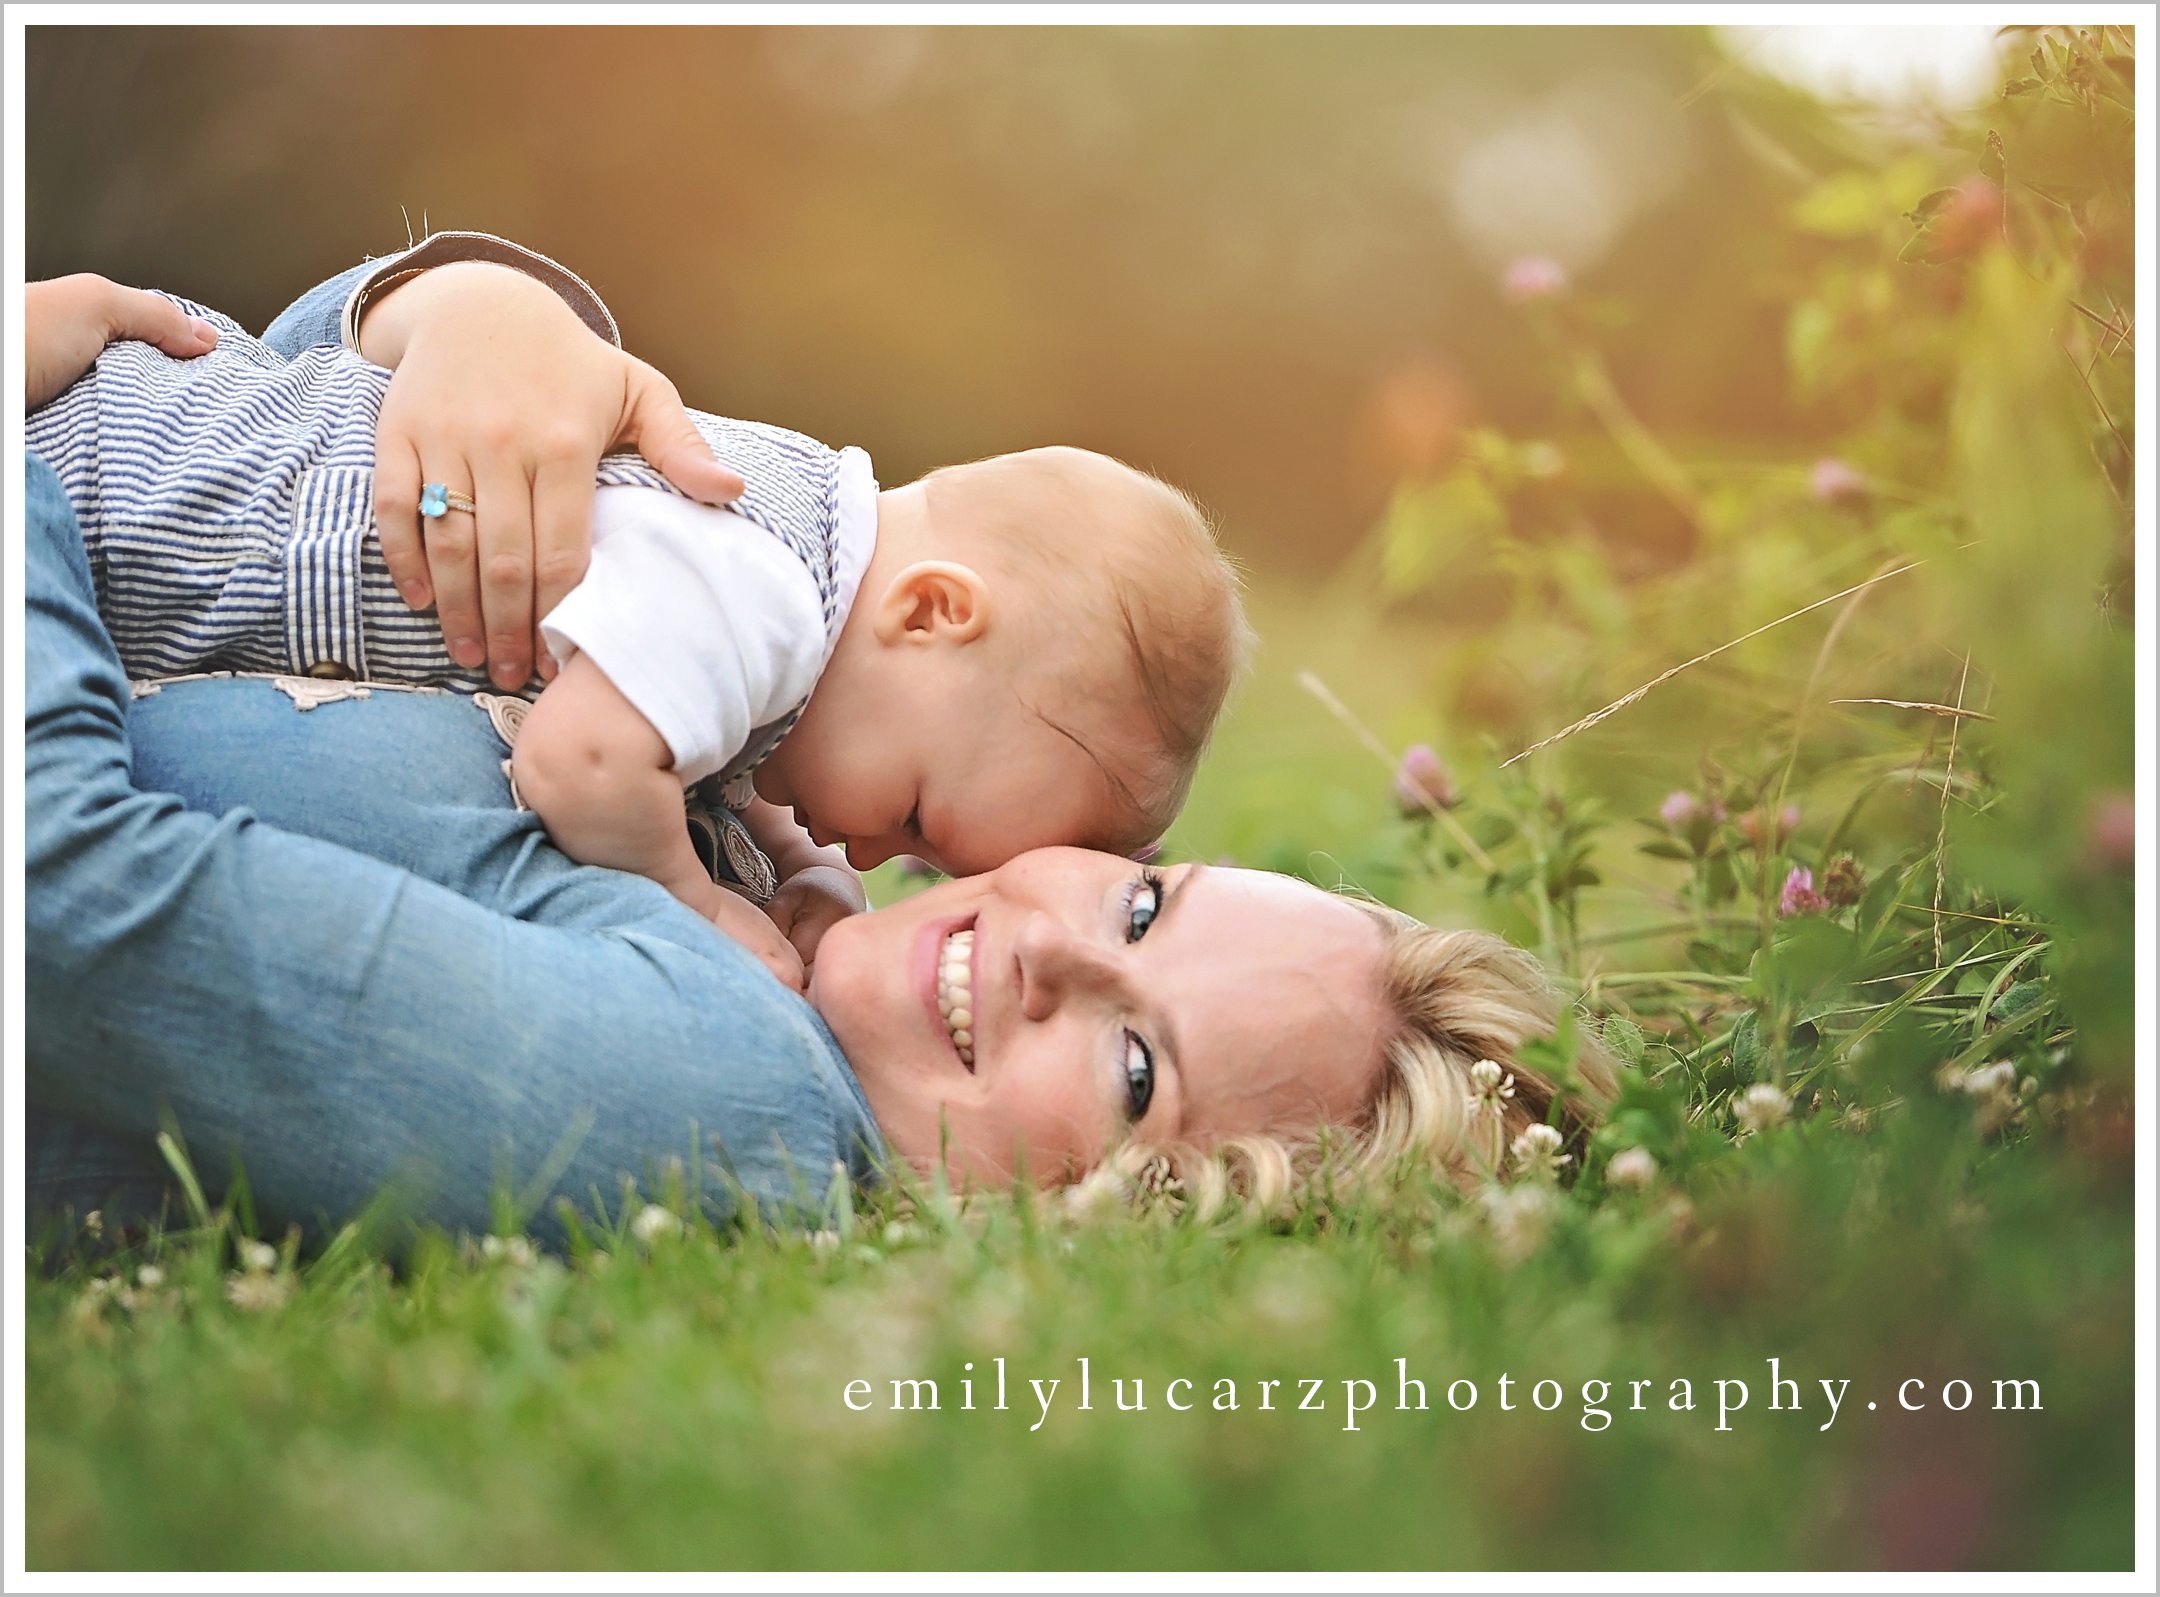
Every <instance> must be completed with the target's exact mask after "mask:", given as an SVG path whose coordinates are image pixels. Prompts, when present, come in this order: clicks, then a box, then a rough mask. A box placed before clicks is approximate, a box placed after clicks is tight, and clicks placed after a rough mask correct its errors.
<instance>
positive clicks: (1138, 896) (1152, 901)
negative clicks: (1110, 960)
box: [1125, 871, 1163, 943]
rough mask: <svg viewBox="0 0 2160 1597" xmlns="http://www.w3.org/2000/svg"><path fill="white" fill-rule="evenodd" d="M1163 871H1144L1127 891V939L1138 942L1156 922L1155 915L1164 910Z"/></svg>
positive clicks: (1130, 941) (1129, 941)
mask: <svg viewBox="0 0 2160 1597" xmlns="http://www.w3.org/2000/svg"><path fill="white" fill-rule="evenodd" d="M1162 886H1163V879H1162V873H1161V872H1159V871H1142V872H1141V873H1140V875H1139V879H1138V880H1136V881H1135V882H1134V883H1133V884H1132V886H1131V887H1130V888H1128V889H1127V890H1126V893H1125V941H1127V942H1128V943H1137V942H1138V941H1140V939H1141V938H1143V937H1145V936H1147V930H1148V928H1149V927H1150V926H1152V925H1154V924H1155V917H1156V916H1157V915H1158V914H1160V913H1161V912H1162Z"/></svg>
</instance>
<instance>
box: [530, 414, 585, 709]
mask: <svg viewBox="0 0 2160 1597" xmlns="http://www.w3.org/2000/svg"><path fill="white" fill-rule="evenodd" d="M593 494H594V488H593V473H592V467H591V465H590V464H589V463H588V462H587V461H586V460H585V459H584V458H583V457H582V455H581V454H580V453H579V452H578V451H577V450H576V449H575V448H569V449H566V450H564V451H562V452H559V453H556V454H553V455H551V456H549V457H548V458H547V459H544V460H542V461H541V462H540V465H539V468H538V470H537V471H536V472H535V473H534V475H533V659H534V660H535V661H536V662H537V663H538V665H539V668H540V675H541V676H542V678H544V679H546V680H548V681H553V680H554V677H555V659H554V656H552V655H550V654H549V653H548V651H547V644H546V643H545V641H544V640H542V639H541V637H540V635H539V633H540V626H539V624H540V623H541V622H543V621H545V620H546V619H547V618H548V612H549V611H551V610H553V609H554V608H555V607H556V606H557V605H558V604H560V603H562V601H563V599H564V597H565V596H566V595H567V594H568V593H569V592H570V590H571V589H572V588H574V587H576V586H577V585H578V583H579V582H581V581H583V580H584V577H585V568H586V566H587V565H588V564H589V563H590V560H591V554H592V516H593Z"/></svg>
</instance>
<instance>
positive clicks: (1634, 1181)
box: [1605, 1148, 1657, 1191]
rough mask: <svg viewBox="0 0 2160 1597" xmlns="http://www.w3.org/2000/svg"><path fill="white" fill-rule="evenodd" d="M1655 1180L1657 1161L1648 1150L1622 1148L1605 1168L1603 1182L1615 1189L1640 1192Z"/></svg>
mask: <svg viewBox="0 0 2160 1597" xmlns="http://www.w3.org/2000/svg"><path fill="white" fill-rule="evenodd" d="M1656 1179H1657V1160H1655V1159H1653V1158H1651V1157H1650V1150H1649V1149H1648V1148H1622V1149H1621V1150H1620V1151H1619V1152H1618V1153H1616V1154H1614V1155H1613V1156H1612V1159H1611V1161H1610V1162H1609V1163H1607V1164H1606V1166H1605V1180H1606V1182H1607V1183H1608V1184H1609V1185H1611V1186H1615V1187H1633V1188H1635V1189H1636V1190H1638V1191H1640V1190H1641V1189H1642V1188H1644V1187H1647V1186H1649V1185H1650V1183H1651V1182H1653V1181H1655V1180H1656Z"/></svg>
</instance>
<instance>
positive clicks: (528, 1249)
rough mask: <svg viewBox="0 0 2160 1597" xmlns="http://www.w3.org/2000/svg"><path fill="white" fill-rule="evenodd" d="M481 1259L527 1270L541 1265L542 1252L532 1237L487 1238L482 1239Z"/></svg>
mask: <svg viewBox="0 0 2160 1597" xmlns="http://www.w3.org/2000/svg"><path fill="white" fill-rule="evenodd" d="M480 1257H481V1258H483V1259H489V1260H496V1261H500V1262H501V1263H504V1264H508V1265H511V1266H514V1267H515V1268H517V1269H520V1270H526V1269H530V1268H531V1267H532V1266H533V1265H535V1264H537V1263H539V1261H540V1251H539V1249H537V1248H535V1247H534V1246H533V1245H532V1239H531V1238H530V1237H523V1236H516V1237H495V1236H487V1237H482V1238H481V1239H480Z"/></svg>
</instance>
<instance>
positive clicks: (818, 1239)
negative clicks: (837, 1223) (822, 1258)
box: [803, 1231, 840, 1254]
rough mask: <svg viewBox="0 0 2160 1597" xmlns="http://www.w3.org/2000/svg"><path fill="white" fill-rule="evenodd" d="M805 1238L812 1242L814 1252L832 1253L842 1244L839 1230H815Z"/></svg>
mask: <svg viewBox="0 0 2160 1597" xmlns="http://www.w3.org/2000/svg"><path fill="white" fill-rule="evenodd" d="M803 1240H804V1241H805V1242H807V1243H809V1244H810V1251H811V1252H812V1253H817V1254H825V1253H831V1252H833V1251H834V1250H835V1249H836V1248H838V1247H839V1246H840V1233H839V1232H837V1231H813V1232H811V1233H810V1234H809V1235H808V1236H807V1237H805V1238H803Z"/></svg>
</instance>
